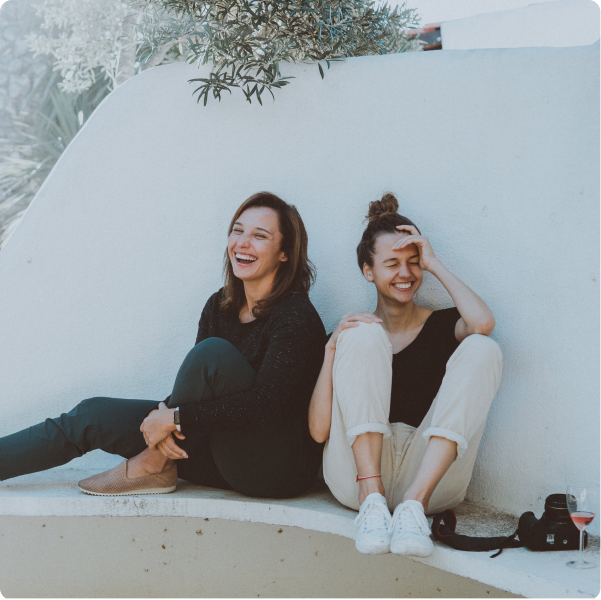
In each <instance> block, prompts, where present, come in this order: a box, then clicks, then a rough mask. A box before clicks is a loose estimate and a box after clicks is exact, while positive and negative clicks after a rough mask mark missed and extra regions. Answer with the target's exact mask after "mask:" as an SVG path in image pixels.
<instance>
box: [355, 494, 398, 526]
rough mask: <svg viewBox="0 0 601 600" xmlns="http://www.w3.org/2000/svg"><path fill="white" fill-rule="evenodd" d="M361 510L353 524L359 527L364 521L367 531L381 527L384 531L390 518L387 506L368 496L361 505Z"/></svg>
mask: <svg viewBox="0 0 601 600" xmlns="http://www.w3.org/2000/svg"><path fill="white" fill-rule="evenodd" d="M361 509H362V510H361V512H360V513H359V514H358V515H357V517H356V518H355V525H356V526H357V527H359V528H361V527H362V526H363V524H364V523H365V530H366V532H367V533H369V532H370V531H373V530H374V529H383V530H384V531H386V529H387V528H388V522H389V520H390V512H389V511H388V507H387V506H386V505H385V504H383V503H382V502H378V501H377V500H376V499H375V498H368V499H367V500H365V502H364V503H363V505H362V506H361Z"/></svg>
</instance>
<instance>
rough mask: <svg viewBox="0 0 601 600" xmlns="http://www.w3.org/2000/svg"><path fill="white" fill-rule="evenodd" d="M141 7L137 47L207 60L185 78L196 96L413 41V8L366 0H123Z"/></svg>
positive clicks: (253, 85)
mask: <svg viewBox="0 0 601 600" xmlns="http://www.w3.org/2000/svg"><path fill="white" fill-rule="evenodd" d="M130 3H131V4H132V5H133V6H135V7H136V8H137V9H139V10H140V11H141V14H142V22H143V23H144V26H143V27H142V35H143V40H144V41H143V43H142V44H141V52H142V54H144V55H146V56H149V55H152V53H153V52H155V51H157V50H158V49H160V48H165V47H168V46H170V45H173V44H178V46H179V49H180V52H181V53H182V54H183V55H184V56H185V57H186V59H187V60H188V61H190V62H197V63H199V64H207V63H210V64H212V66H213V69H212V71H211V73H210V75H209V77H204V78H203V77H199V78H196V79H192V80H190V81H192V82H198V83H200V85H199V86H198V87H197V88H196V90H195V91H194V93H195V94H198V101H200V100H203V101H204V104H206V103H207V100H208V98H209V95H210V94H211V95H212V96H213V97H214V98H216V99H218V100H221V95H222V94H223V93H224V92H229V93H231V91H232V88H240V89H241V90H242V91H243V92H244V95H245V96H246V99H247V100H248V101H249V102H251V101H252V98H253V96H254V97H255V98H256V99H257V100H258V101H259V102H260V103H262V99H261V96H262V94H263V93H264V92H265V91H268V92H269V93H270V94H271V95H272V96H273V92H272V90H273V89H276V88H281V87H282V86H284V85H287V84H288V83H290V82H289V80H290V79H291V77H287V76H283V75H282V74H281V72H280V67H281V63H285V62H297V61H299V62H315V63H317V65H318V68H319V73H320V75H321V77H322V78H323V77H324V69H323V66H322V63H324V64H325V65H327V67H328V68H329V66H330V62H332V61H339V60H344V59H345V58H347V57H350V56H363V55H368V54H390V53H395V52H405V51H409V50H417V49H419V48H420V47H421V46H420V42H419V41H418V40H417V39H416V38H415V36H411V35H410V33H411V30H412V29H415V28H416V27H417V25H418V17H417V13H416V12H415V10H414V9H408V8H407V7H406V5H405V4H403V5H402V6H400V7H395V8H394V9H392V8H390V7H389V6H388V5H387V4H376V3H375V2H374V1H372V0H130Z"/></svg>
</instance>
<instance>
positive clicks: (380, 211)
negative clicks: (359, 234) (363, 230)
mask: <svg viewBox="0 0 601 600" xmlns="http://www.w3.org/2000/svg"><path fill="white" fill-rule="evenodd" d="M398 210H399V202H398V200H397V199H396V198H395V196H394V194H391V193H388V194H384V195H383V196H382V199H381V200H374V201H373V202H370V203H369V212H368V213H367V216H366V217H365V218H366V219H367V220H368V221H369V222H370V223H371V222H372V221H376V220H377V219H384V218H386V217H390V216H392V215H396V214H397V212H398Z"/></svg>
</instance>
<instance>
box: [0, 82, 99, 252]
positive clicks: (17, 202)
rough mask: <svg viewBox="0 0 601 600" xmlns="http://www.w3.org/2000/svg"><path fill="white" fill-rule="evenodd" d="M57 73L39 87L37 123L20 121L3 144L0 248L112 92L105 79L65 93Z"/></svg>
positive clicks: (2, 141) (0, 190) (0, 147)
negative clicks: (61, 158) (89, 120)
mask: <svg viewBox="0 0 601 600" xmlns="http://www.w3.org/2000/svg"><path fill="white" fill-rule="evenodd" d="M59 81H60V75H59V74H58V73H48V74H47V76H46V78H45V79H44V80H42V82H40V84H39V86H38V90H37V92H38V94H39V96H40V99H39V109H38V111H37V113H36V115H35V120H34V123H33V124H31V123H28V122H27V121H26V120H21V121H15V125H16V126H17V128H18V129H17V131H18V136H19V137H18V139H17V140H13V139H11V140H6V139H3V140H0V149H1V151H2V152H1V155H2V159H0V192H2V200H0V223H2V225H1V226H0V247H1V246H2V244H3V243H4V242H5V241H6V239H7V238H8V235H9V234H10V232H11V231H12V230H13V229H14V227H15V226H16V224H17V223H18V221H19V219H20V218H21V217H22V216H23V214H24V212H25V210H26V208H27V206H29V203H30V202H31V200H32V199H33V197H34V196H35V194H36V193H37V191H38V190H39V188H40V187H41V185H42V183H43V182H44V180H45V179H46V177H47V176H48V174H49V173H50V171H51V170H52V168H53V167H54V165H55V164H56V162H57V161H58V159H59V158H60V156H61V154H62V153H63V151H64V150H65V148H66V147H67V146H68V145H69V143H70V142H71V140H72V139H73V138H74V137H75V136H76V135H77V132H78V131H79V130H80V129H81V127H82V126H83V124H84V123H85V121H86V120H87V119H88V117H89V116H90V115H91V114H92V112H93V110H94V109H95V108H96V107H97V106H98V104H100V102H101V101H102V99H103V98H104V97H105V96H106V95H107V94H108V92H109V90H108V88H107V87H106V83H105V82H104V81H103V80H102V78H101V77H97V78H96V79H95V82H94V83H93V84H92V85H91V87H90V88H89V89H87V90H85V91H84V92H82V93H80V94H67V93H65V92H61V91H60V89H59V88H58V86H57V84H58V82H59Z"/></svg>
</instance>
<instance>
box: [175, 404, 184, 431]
mask: <svg viewBox="0 0 601 600" xmlns="http://www.w3.org/2000/svg"><path fill="white" fill-rule="evenodd" d="M173 423H174V424H175V428H176V429H177V430H178V431H181V430H182V426H181V425H180V420H179V406H178V407H177V408H176V409H175V411H174V412H173Z"/></svg>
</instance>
